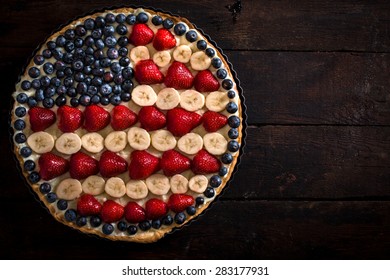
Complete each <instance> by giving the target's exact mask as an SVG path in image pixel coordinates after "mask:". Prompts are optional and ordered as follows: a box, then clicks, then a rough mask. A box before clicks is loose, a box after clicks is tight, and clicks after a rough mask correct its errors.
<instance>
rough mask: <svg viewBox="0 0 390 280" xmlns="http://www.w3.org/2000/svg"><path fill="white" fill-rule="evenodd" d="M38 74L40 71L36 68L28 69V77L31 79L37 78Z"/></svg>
mask: <svg viewBox="0 0 390 280" xmlns="http://www.w3.org/2000/svg"><path fill="white" fill-rule="evenodd" d="M40 74H41V71H40V70H39V69H38V68H37V67H31V68H30V69H28V75H29V76H30V77H31V78H38V77H39V75H40Z"/></svg>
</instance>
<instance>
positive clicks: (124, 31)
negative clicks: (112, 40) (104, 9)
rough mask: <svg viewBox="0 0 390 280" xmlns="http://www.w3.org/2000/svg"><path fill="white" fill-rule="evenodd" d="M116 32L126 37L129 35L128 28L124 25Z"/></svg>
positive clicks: (119, 26) (118, 27) (120, 25)
mask: <svg viewBox="0 0 390 280" xmlns="http://www.w3.org/2000/svg"><path fill="white" fill-rule="evenodd" d="M115 30H116V33H118V34H119V35H126V33H127V27H126V25H124V24H119V25H118V26H117V27H116V29H115Z"/></svg>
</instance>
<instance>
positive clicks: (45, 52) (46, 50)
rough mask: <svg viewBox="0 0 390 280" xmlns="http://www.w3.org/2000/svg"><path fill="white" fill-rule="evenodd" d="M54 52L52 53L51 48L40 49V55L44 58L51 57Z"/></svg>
mask: <svg viewBox="0 0 390 280" xmlns="http://www.w3.org/2000/svg"><path fill="white" fill-rule="evenodd" d="M53 55H54V54H53V50H48V49H45V50H43V51H42V56H43V57H44V58H50V57H52V56H53Z"/></svg>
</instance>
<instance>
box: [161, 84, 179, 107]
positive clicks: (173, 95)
mask: <svg viewBox="0 0 390 280" xmlns="http://www.w3.org/2000/svg"><path fill="white" fill-rule="evenodd" d="M179 103H180V95H179V93H178V92H177V90H176V89H174V88H164V89H162V90H161V91H160V92H159V93H158V95H157V101H156V106H157V108H159V109H161V110H170V109H173V108H175V107H177V105H179Z"/></svg>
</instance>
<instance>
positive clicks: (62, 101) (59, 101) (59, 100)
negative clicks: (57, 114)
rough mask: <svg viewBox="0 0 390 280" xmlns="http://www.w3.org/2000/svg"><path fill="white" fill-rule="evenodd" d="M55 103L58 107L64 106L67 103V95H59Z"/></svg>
mask: <svg viewBox="0 0 390 280" xmlns="http://www.w3.org/2000/svg"><path fill="white" fill-rule="evenodd" d="M55 103H56V105H57V106H58V107H60V106H64V105H65V104H66V97H65V96H62V95H60V96H58V97H57V98H56V101H55Z"/></svg>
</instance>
